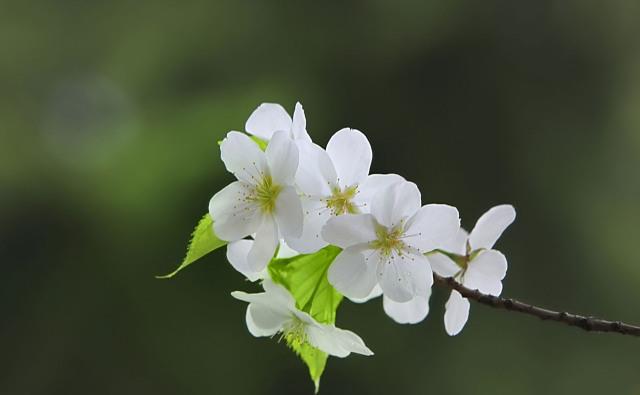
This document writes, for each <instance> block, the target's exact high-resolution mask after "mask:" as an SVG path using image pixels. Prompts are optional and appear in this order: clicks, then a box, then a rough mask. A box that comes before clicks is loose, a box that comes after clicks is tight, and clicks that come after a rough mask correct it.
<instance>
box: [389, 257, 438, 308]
mask: <svg viewBox="0 0 640 395" xmlns="http://www.w3.org/2000/svg"><path fill="white" fill-rule="evenodd" d="M377 275H378V281H379V283H380V286H381V287H382V291H383V292H384V295H385V296H387V297H388V298H389V299H391V300H393V301H395V302H398V303H403V302H408V301H410V300H411V299H413V298H414V297H415V296H416V295H429V292H430V291H429V288H431V285H432V284H433V273H432V272H431V266H430V265H429V261H428V260H427V258H425V256H424V255H414V254H411V253H404V254H403V255H398V254H397V253H392V254H391V255H390V256H388V257H384V259H381V260H380V262H379V263H378V269H377Z"/></svg>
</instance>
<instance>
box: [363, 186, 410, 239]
mask: <svg viewBox="0 0 640 395" xmlns="http://www.w3.org/2000/svg"><path fill="white" fill-rule="evenodd" d="M420 204H421V202H420V190H418V187H417V186H416V184H414V183H412V182H408V181H404V182H398V183H395V184H392V185H391V186H390V187H389V188H385V189H384V190H383V191H381V192H380V193H379V194H378V195H377V196H375V197H374V199H373V201H372V202H371V214H373V216H374V217H375V218H376V220H378V222H379V223H381V224H382V225H384V226H386V227H389V228H391V227H394V226H396V225H399V224H400V222H401V221H403V220H406V219H408V218H409V217H410V216H412V215H413V214H415V213H416V212H417V211H418V210H419V209H420Z"/></svg>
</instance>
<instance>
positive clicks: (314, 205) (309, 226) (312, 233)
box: [287, 197, 331, 254]
mask: <svg viewBox="0 0 640 395" xmlns="http://www.w3.org/2000/svg"><path fill="white" fill-rule="evenodd" d="M302 211H303V213H304V225H303V227H302V235H301V236H300V237H299V238H291V237H289V238H287V243H288V244H289V245H290V246H291V247H293V249H295V250H296V251H298V252H300V253H302V254H309V253H312V252H316V251H318V250H319V249H320V248H322V247H324V246H326V245H327V244H328V243H327V242H326V241H324V239H323V238H322V236H321V232H322V227H323V226H324V225H325V224H326V223H327V221H328V220H329V218H331V212H330V211H329V210H328V209H327V208H326V204H325V203H324V202H322V201H319V200H316V199H310V198H304V197H303V198H302Z"/></svg>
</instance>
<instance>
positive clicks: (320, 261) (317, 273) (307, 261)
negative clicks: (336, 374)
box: [269, 246, 342, 392]
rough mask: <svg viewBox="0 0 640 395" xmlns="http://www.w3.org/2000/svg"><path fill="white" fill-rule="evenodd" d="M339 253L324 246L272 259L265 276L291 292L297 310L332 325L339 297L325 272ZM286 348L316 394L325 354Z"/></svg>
mask: <svg viewBox="0 0 640 395" xmlns="http://www.w3.org/2000/svg"><path fill="white" fill-rule="evenodd" d="M340 251H341V250H340V248H338V247H335V246H328V247H325V248H323V249H321V250H320V251H318V252H316V253H314V254H305V255H298V256H295V257H292V258H286V259H274V260H273V261H271V263H270V264H269V274H270V276H271V278H272V279H273V281H274V282H276V283H278V284H281V285H283V286H284V287H286V288H287V289H288V290H289V292H291V294H292V295H293V297H294V298H295V300H296V305H297V307H298V308H299V309H300V310H303V311H306V312H307V313H309V314H310V315H311V316H312V317H313V318H314V319H316V320H317V321H318V322H322V323H325V324H334V323H335V321H336V310H337V309H338V305H339V304H340V302H341V301H342V295H341V294H340V293H338V292H337V291H336V290H335V289H334V288H333V287H332V286H331V284H329V281H328V280H327V270H328V269H329V266H330V265H331V262H333V260H334V259H335V257H336V256H337V255H338V254H339V253H340ZM289 346H290V347H291V348H292V349H293V350H294V351H295V352H296V354H298V355H299V356H300V358H302V360H303V361H304V363H305V364H306V365H307V366H308V368H309V374H310V375H311V379H312V380H313V382H314V384H315V386H316V392H317V390H318V388H319V385H320V376H322V372H323V371H324V368H325V365H326V363H327V357H328V356H327V354H326V353H324V352H322V351H320V350H318V349H316V348H314V347H312V346H310V345H309V344H302V345H300V344H296V343H289Z"/></svg>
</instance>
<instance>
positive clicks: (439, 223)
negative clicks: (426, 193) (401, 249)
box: [405, 204, 460, 253]
mask: <svg viewBox="0 0 640 395" xmlns="http://www.w3.org/2000/svg"><path fill="white" fill-rule="evenodd" d="M458 229H460V217H459V215H458V209H456V208H455V207H451V206H448V205H446V204H427V205H426V206H422V207H421V208H420V209H419V210H418V212H417V213H416V214H415V215H414V216H412V217H411V218H410V219H409V221H408V222H407V225H406V227H405V234H407V235H408V236H407V238H406V239H405V242H407V243H408V244H410V245H411V246H413V247H415V248H417V249H419V250H420V251H421V252H422V253H427V252H429V251H433V250H435V249H437V248H442V247H443V246H444V244H445V242H446V241H448V239H451V238H453V237H454V236H455V235H456V233H457V232H458Z"/></svg>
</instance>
